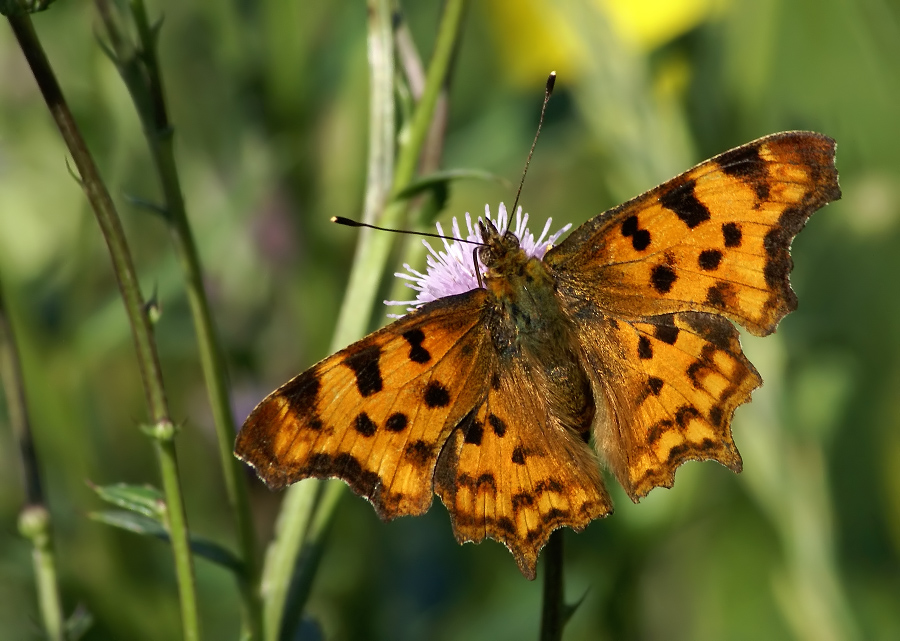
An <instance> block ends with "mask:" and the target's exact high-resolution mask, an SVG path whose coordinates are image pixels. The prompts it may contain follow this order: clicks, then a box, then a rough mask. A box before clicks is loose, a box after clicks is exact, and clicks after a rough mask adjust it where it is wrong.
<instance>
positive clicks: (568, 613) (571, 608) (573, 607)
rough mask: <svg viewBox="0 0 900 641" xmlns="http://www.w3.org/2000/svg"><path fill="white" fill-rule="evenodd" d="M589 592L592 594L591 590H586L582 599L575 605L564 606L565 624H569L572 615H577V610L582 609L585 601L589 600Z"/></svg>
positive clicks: (566, 604) (567, 604)
mask: <svg viewBox="0 0 900 641" xmlns="http://www.w3.org/2000/svg"><path fill="white" fill-rule="evenodd" d="M588 592H590V589H587V590H585V591H584V594H582V595H581V598H580V599H578V600H577V601H576V602H575V603H565V604H563V619H562V621H563V624H566V623H568V622H569V619H571V618H572V615H573V614H575V610H577V609H578V608H579V607H581V604H582V603H584V600H585V599H586V598H587V595H588Z"/></svg>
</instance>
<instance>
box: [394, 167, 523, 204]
mask: <svg viewBox="0 0 900 641" xmlns="http://www.w3.org/2000/svg"><path fill="white" fill-rule="evenodd" d="M463 179H469V180H485V181H493V182H498V183H500V184H501V185H504V186H506V187H511V185H510V183H509V181H508V180H506V179H505V178H503V177H502V176H498V175H496V174H492V173H490V172H488V171H481V170H478V169H448V170H446V171H436V172H434V173H433V174H428V175H427V176H423V177H422V178H419V179H418V180H416V181H413V182H411V183H410V184H409V185H407V186H406V188H405V189H403V190H401V191H400V192H399V193H398V194H397V195H396V196H395V198H396V199H397V200H400V199H403V198H412V197H413V196H416V195H418V194H420V193H422V192H424V191H438V193H440V191H439V190H442V189H443V190H445V189H446V188H447V186H448V185H449V183H450V182H452V181H454V180H463Z"/></svg>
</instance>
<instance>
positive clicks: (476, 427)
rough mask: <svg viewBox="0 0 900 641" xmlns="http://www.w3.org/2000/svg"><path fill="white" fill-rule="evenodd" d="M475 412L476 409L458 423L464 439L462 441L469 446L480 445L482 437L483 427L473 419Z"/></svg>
mask: <svg viewBox="0 0 900 641" xmlns="http://www.w3.org/2000/svg"><path fill="white" fill-rule="evenodd" d="M477 410H478V408H475V409H473V410H472V411H471V412H469V413H468V414H466V415H465V417H463V420H461V421H460V422H459V429H460V430H461V431H462V433H463V434H464V437H465V438H464V441H465V442H466V443H468V444H469V445H481V439H482V438H483V437H484V425H482V424H481V421H479V420H478V419H477V418H475V412H476V411H477Z"/></svg>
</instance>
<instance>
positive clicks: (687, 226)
mask: <svg viewBox="0 0 900 641" xmlns="http://www.w3.org/2000/svg"><path fill="white" fill-rule="evenodd" d="M834 147H835V144H834V141H833V140H832V139H831V138H828V137H827V136H823V135H821V134H816V133H810V132H786V133H780V134H773V135H771V136H766V137H765V138H760V139H759V140H756V141H754V142H751V143H748V144H746V145H743V146H741V147H737V148H736V149H732V150H731V151H727V152H725V153H724V154H720V155H719V156H716V157H715V158H712V159H710V160H707V161H706V162H703V163H700V164H699V165H697V166H696V167H694V168H693V169H691V170H689V171H687V172H685V173H683V174H681V175H680V176H678V177H676V178H673V179H672V180H670V181H668V182H666V183H663V184H662V185H660V186H658V187H656V188H654V189H651V190H650V191H648V192H646V193H644V194H642V195H641V196H638V197H637V198H635V199H633V200H630V201H629V202H627V203H625V204H623V205H620V206H618V207H615V208H614V209H611V210H609V211H607V212H606V213H604V214H601V215H600V216H597V217H596V218H594V219H593V220H590V221H588V222H587V223H585V224H584V225H582V226H581V227H579V228H578V229H576V230H575V231H574V232H573V233H572V234H571V235H569V237H567V238H566V239H565V240H564V241H563V242H562V243H561V244H560V245H559V246H558V247H555V248H553V249H552V250H550V252H548V254H547V256H546V257H545V258H544V261H545V262H546V263H547V264H548V265H549V266H550V267H551V268H552V269H553V271H554V273H555V274H556V275H557V277H558V278H559V280H560V287H561V288H562V289H568V290H569V292H578V293H579V294H580V293H581V292H582V291H588V292H590V297H591V300H592V302H594V303H595V304H596V305H597V306H598V307H600V306H602V308H603V309H604V310H606V311H609V312H611V313H615V314H616V315H618V316H623V317H627V318H645V317H648V316H655V315H657V314H666V313H672V312H682V311H706V312H712V313H716V314H722V315H724V316H726V317H728V318H730V319H732V320H734V321H736V322H738V323H740V324H741V325H743V326H744V327H746V328H747V329H748V330H749V331H750V332H752V333H753V334H756V335H759V336H764V335H766V334H770V333H772V332H773V331H775V327H776V325H777V324H778V321H780V320H781V318H782V317H784V315H785V314H787V313H788V312H790V311H792V310H794V309H796V307H797V297H796V296H795V295H794V292H793V291H792V290H791V286H790V283H789V281H788V274H789V273H790V271H791V267H792V266H793V263H792V262H791V256H790V247H791V241H792V240H793V238H794V236H795V235H797V232H799V231H800V230H801V229H802V228H803V226H804V225H805V224H806V221H807V219H808V218H809V217H810V215H812V213H813V212H814V211H816V210H817V209H819V208H820V207H822V206H823V205H825V204H826V203H828V202H830V201H832V200H837V199H838V198H840V196H841V192H840V188H839V187H838V182H837V170H836V169H835V167H834ZM565 295H566V293H565V292H564V293H563V296H565Z"/></svg>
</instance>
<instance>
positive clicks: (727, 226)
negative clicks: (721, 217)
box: [722, 223, 744, 247]
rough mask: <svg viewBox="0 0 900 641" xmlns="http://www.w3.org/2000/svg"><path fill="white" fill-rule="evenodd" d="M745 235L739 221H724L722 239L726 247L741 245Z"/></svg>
mask: <svg viewBox="0 0 900 641" xmlns="http://www.w3.org/2000/svg"><path fill="white" fill-rule="evenodd" d="M743 235H744V234H743V232H742V231H741V226H740V225H738V224H737V223H722V240H724V241H725V246H726V247H740V246H741V242H742V240H743Z"/></svg>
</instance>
